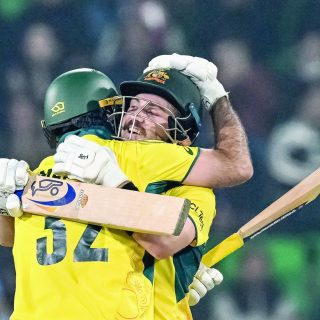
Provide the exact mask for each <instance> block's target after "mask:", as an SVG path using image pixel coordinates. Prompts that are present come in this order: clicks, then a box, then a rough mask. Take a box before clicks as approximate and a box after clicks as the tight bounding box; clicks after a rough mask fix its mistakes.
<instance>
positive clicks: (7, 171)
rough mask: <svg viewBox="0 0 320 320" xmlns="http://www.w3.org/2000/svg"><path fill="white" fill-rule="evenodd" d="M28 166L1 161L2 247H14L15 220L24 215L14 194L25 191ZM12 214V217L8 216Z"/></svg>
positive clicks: (0, 237)
mask: <svg viewBox="0 0 320 320" xmlns="http://www.w3.org/2000/svg"><path fill="white" fill-rule="evenodd" d="M28 168H29V166H28V164H27V163H26V162H25V161H18V160H15V159H6V158H1V159H0V245H2V246H7V247H12V246H13V241H14V219H13V218H12V217H19V216H21V215H22V211H21V208H20V205H21V204H20V200H19V198H18V196H16V195H15V194H14V192H15V191H16V190H19V189H23V187H24V186H25V185H26V183H27V181H28V178H29V174H28ZM7 214H10V215H11V216H12V217H10V216H6V215H7Z"/></svg>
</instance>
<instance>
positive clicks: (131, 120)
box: [109, 68, 201, 145]
mask: <svg viewBox="0 0 320 320" xmlns="http://www.w3.org/2000/svg"><path fill="white" fill-rule="evenodd" d="M120 91H121V94H122V96H123V99H124V103H123V104H122V105H121V109H120V110H119V107H118V106H115V108H114V112H113V114H112V115H111V116H109V120H112V121H113V126H114V127H115V131H116V137H117V138H122V139H129V140H148V139H149V140H152V139H154V140H164V141H167V142H172V143H178V144H181V145H190V144H192V143H193V142H194V141H195V139H196V137H197V136H198V134H199V129H200V126H201V121H200V112H201V96H200V92H199V89H198V87H197V86H196V85H195V84H194V83H193V82H192V81H191V80H190V78H189V77H188V76H186V75H184V74H182V73H181V72H179V71H178V70H176V69H169V68H165V69H155V70H152V71H149V72H146V73H143V74H142V75H141V76H140V77H139V78H138V79H137V80H136V81H126V82H123V83H121V85H120ZM146 122H149V126H148V125H146ZM150 122H152V123H153V126H152V125H150ZM151 127H153V128H151ZM152 130H154V134H153V135H152V134H150V132H151V131H152ZM161 133H165V135H163V134H161Z"/></svg>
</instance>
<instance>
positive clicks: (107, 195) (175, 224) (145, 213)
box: [21, 176, 190, 235]
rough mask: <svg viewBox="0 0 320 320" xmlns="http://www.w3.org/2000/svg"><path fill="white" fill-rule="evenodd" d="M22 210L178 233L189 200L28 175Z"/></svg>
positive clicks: (150, 230)
mask: <svg viewBox="0 0 320 320" xmlns="http://www.w3.org/2000/svg"><path fill="white" fill-rule="evenodd" d="M21 200H22V208H23V211H24V212H29V213H32V214H38V215H43V216H52V217H59V218H64V219H70V220H74V221H80V222H86V223H92V224H99V225H106V226H108V227H110V228H116V229H121V230H129V231H135V232H144V233H154V234H164V235H179V234H180V232H181V230H182V228H183V226H184V223H185V221H186V218H187V215H188V212H189V208H190V201H189V200H186V199H182V198H178V197H172V196H165V195H157V194H150V193H144V192H136V191H130V190H123V189H117V188H111V187H103V186H97V185H94V184H88V183H82V182H76V181H69V180H68V181H67V180H60V179H55V178H47V177H41V176H31V177H30V179H29V182H28V184H27V186H26V188H25V189H24V192H23V195H22V198H21Z"/></svg>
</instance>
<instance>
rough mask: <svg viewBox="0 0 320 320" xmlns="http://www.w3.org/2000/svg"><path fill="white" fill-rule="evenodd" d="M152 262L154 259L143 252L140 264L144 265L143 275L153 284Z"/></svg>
mask: <svg viewBox="0 0 320 320" xmlns="http://www.w3.org/2000/svg"><path fill="white" fill-rule="evenodd" d="M154 260H155V259H154V257H153V256H152V255H151V254H150V253H148V252H147V251H145V254H144V256H143V258H142V262H143V264H144V270H143V274H144V276H145V277H146V278H147V279H149V280H150V282H151V283H153V279H154Z"/></svg>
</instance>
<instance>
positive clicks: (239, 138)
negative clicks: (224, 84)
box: [211, 97, 253, 186]
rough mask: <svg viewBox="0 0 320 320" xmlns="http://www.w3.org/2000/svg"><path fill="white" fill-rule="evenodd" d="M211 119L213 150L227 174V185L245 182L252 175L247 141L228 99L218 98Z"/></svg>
mask: <svg viewBox="0 0 320 320" xmlns="http://www.w3.org/2000/svg"><path fill="white" fill-rule="evenodd" d="M211 117H212V121H213V127H214V130H215V137H216V146H215V150H216V152H217V153H218V155H217V156H218V157H219V158H220V161H222V162H223V163H224V164H225V167H226V169H227V171H228V172H229V174H228V176H229V179H230V181H228V183H231V182H233V184H240V183H243V182H245V181H247V180H248V179H250V178H251V177H252V174H253V167H252V162H251V157H250V152H249V147H248V140H247V136H246V133H245V130H244V128H243V126H242V124H241V122H240V119H239V117H238V115H237V114H236V112H235V111H234V110H233V108H232V105H231V103H230V101H229V99H227V98H226V97H223V98H220V99H219V100H218V101H217V103H216V105H215V107H214V108H213V111H211ZM227 186H228V185H227Z"/></svg>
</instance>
